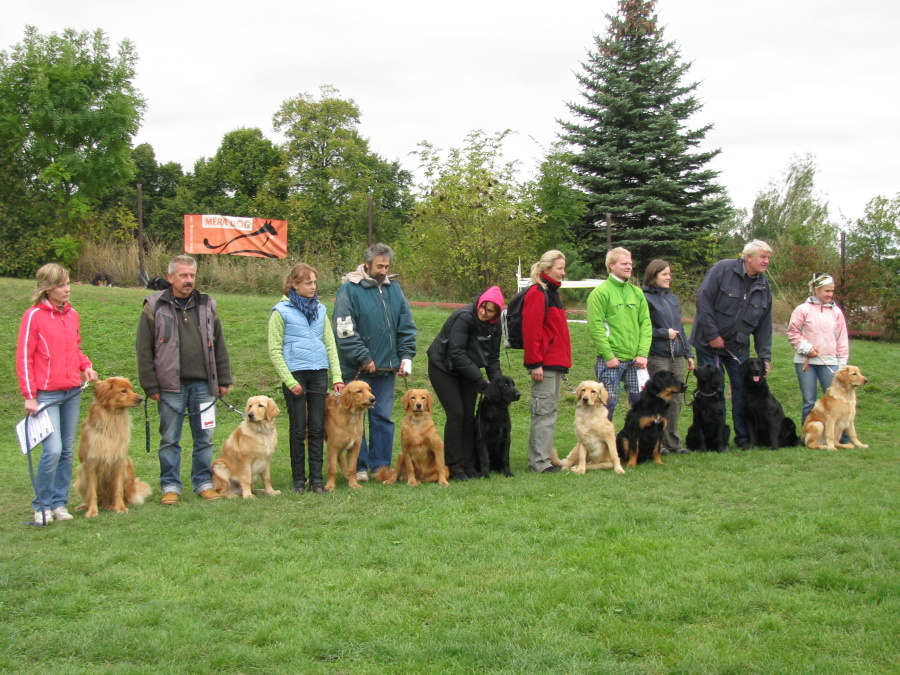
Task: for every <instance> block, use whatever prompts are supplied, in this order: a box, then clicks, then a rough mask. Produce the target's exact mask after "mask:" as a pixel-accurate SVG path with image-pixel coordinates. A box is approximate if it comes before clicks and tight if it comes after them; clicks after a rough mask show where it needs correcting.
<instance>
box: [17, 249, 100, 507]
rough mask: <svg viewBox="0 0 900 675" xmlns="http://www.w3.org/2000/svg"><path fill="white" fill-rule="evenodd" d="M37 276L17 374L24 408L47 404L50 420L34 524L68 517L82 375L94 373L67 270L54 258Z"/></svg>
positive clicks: (21, 339) (21, 336)
mask: <svg viewBox="0 0 900 675" xmlns="http://www.w3.org/2000/svg"><path fill="white" fill-rule="evenodd" d="M35 279H36V280H37V286H36V288H35V292H34V296H33V297H32V300H31V301H32V306H31V307H29V308H28V310H26V312H25V314H24V316H23V317H22V324H21V326H20V327H19V342H18V346H17V348H16V374H17V375H18V378H19V389H20V390H21V392H22V396H24V397H25V412H26V413H27V414H28V415H34V414H35V413H36V412H37V411H38V409H39V408H40V407H41V406H49V407H47V409H46V410H47V414H48V415H49V416H50V422H51V423H52V424H53V433H51V434H50V435H49V436H47V438H45V439H44V441H43V444H42V446H43V449H42V452H41V461H40V463H39V464H38V470H37V475H36V477H35V495H34V500H33V501H32V502H31V505H32V507H33V509H34V522H35V524H37V525H46V524H48V523H51V522H53V521H54V520H72V515H71V514H70V513H69V512H68V510H66V504H67V503H68V501H69V485H70V484H71V482H72V458H73V455H74V448H75V431H76V429H77V428H78V417H79V412H80V402H81V391H80V388H81V374H82V373H84V379H85V380H88V381H93V380H96V379H97V373H95V372H94V369H93V368H92V367H91V361H90V359H88V357H87V356H85V355H84V353H83V352H82V351H81V326H80V322H79V318H78V312H76V311H75V310H74V309H72V305H70V304H69V273H68V272H66V270H65V268H63V267H60V266H59V265H57V264H55V263H47V264H46V265H44V266H43V267H41V268H40V269H39V270H38V271H37V274H35ZM54 404H57V405H54Z"/></svg>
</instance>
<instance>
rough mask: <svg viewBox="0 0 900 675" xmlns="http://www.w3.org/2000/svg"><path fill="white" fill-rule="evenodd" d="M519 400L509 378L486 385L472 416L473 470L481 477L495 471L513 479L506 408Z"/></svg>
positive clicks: (517, 392) (510, 429)
mask: <svg viewBox="0 0 900 675" xmlns="http://www.w3.org/2000/svg"><path fill="white" fill-rule="evenodd" d="M520 398H522V394H520V393H519V390H518V389H516V383H515V382H513V379H512V378H511V377H507V376H506V375H501V376H500V377H495V378H494V379H493V380H491V381H490V382H489V383H488V386H487V388H486V389H485V390H484V393H483V394H482V397H481V403H480V404H479V406H478V411H477V412H476V413H475V465H476V466H475V470H476V472H477V475H478V476H480V477H482V478H487V477H488V476H490V474H491V471H497V472H499V473H502V474H503V475H504V476H512V475H513V473H512V471H511V470H510V468H509V445H510V441H511V437H510V432H511V431H512V422H511V421H510V418H509V405H510V403H514V402H516V401H518V400H519V399H520Z"/></svg>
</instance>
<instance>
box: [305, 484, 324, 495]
mask: <svg viewBox="0 0 900 675" xmlns="http://www.w3.org/2000/svg"><path fill="white" fill-rule="evenodd" d="M309 489H310V491H311V492H315V493H316V494H317V495H327V494H328V490H326V489H325V487H324V486H323V485H322V484H321V483H313V484H312V485H310V486H309Z"/></svg>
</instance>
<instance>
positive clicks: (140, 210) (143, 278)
mask: <svg viewBox="0 0 900 675" xmlns="http://www.w3.org/2000/svg"><path fill="white" fill-rule="evenodd" d="M134 186H135V187H136V188H137V221H138V276H139V277H140V282H141V283H142V284H143V285H144V286H146V285H147V284H148V283H149V281H150V277H148V276H147V272H145V271H144V193H143V191H142V189H141V188H142V186H141V184H140V183H135V184H134Z"/></svg>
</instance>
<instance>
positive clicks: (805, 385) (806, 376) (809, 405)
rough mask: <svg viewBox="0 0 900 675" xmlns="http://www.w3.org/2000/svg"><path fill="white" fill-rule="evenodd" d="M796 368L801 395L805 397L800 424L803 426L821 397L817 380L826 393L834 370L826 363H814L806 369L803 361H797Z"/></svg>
mask: <svg viewBox="0 0 900 675" xmlns="http://www.w3.org/2000/svg"><path fill="white" fill-rule="evenodd" d="M834 368H835V370H837V366H834ZM794 369H795V370H796V371H797V382H799V383H800V396H802V397H803V414H802V416H801V420H800V426H801V427H802V426H803V423H804V422H805V421H806V416H807V415H809V413H810V411H811V410H812V409H813V406H814V405H815V404H816V400H817V399H818V398H819V396H818V391H817V390H816V381H818V383H819V384H821V385H822V393H825V392H826V391H827V390H828V387H830V386H831V381H832V380H833V379H834V371H832V370H831V368H830V367H828V366H826V365H824V364H822V365H814V364H812V363H810V364H809V367H808V368H807V369H806V370H805V371H804V370H803V364H802V363H795V364H794Z"/></svg>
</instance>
